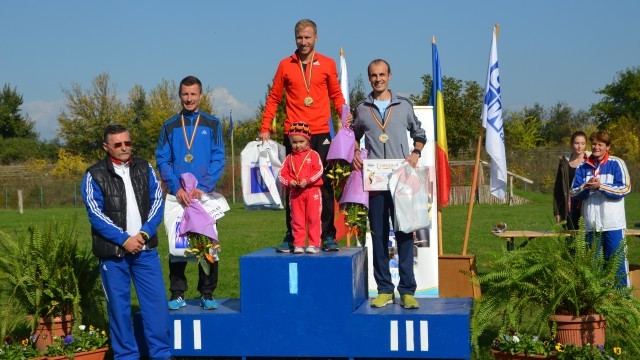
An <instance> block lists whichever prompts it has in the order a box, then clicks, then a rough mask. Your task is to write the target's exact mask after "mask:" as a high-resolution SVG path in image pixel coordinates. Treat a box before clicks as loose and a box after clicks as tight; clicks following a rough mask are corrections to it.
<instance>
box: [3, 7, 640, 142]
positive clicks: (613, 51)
mask: <svg viewBox="0 0 640 360" xmlns="http://www.w3.org/2000/svg"><path fill="white" fill-rule="evenodd" d="M638 14H640V2H639V1H631V0H620V1H609V2H604V1H595V0H582V1H577V0H567V1H559V0H556V1H550V0H537V1H517V0H510V1H507V0H495V1H454V0H446V1H426V0H422V1H417V0H416V1H406V0H395V1H379V0H371V1H360V0H351V1H349V0H342V1H334V0H324V1H320V2H309V1H290V0H275V1H243V0H235V1H214V0H210V1H204V0H192V1H180V2H179V1H165V0H157V1H150V0H138V1H131V0H111V1H96V0H70V1H65V0H59V1H45V0H41V1H36V0H20V1H5V2H3V5H2V9H1V10H0V44H1V47H0V49H1V50H0V51H1V52H0V83H1V84H2V85H3V86H4V84H7V83H8V84H10V85H11V87H12V88H13V87H16V88H17V90H18V92H19V93H20V94H22V96H23V100H24V104H23V106H22V111H23V114H28V116H29V117H30V118H31V119H32V120H34V121H35V122H36V130H37V131H38V132H39V133H40V136H41V138H42V139H46V140H49V139H52V138H54V137H55V136H56V132H57V131H58V129H59V127H58V123H57V116H58V115H59V114H60V112H61V111H62V110H64V109H65V105H66V99H65V96H64V93H63V89H70V88H71V86H72V85H73V84H74V83H77V84H79V85H81V86H82V88H83V89H85V90H87V89H90V88H91V82H92V80H93V79H94V78H95V77H96V76H97V75H99V74H101V73H108V74H109V76H110V79H111V83H112V84H114V85H115V86H116V92H117V94H118V96H119V97H120V98H121V99H123V100H125V101H126V99H127V96H128V92H129V90H131V88H133V86H134V85H136V84H139V85H142V87H143V88H144V89H145V90H146V91H147V93H149V92H150V91H151V90H152V89H153V88H155V87H156V86H157V85H158V84H159V83H160V82H161V81H162V80H164V79H166V80H169V81H175V82H176V83H178V82H179V81H180V80H181V79H182V78H183V77H185V76H186V75H195V76H197V77H199V78H200V79H201V80H202V82H203V85H204V87H205V88H207V87H208V88H210V89H211V90H212V92H213V97H214V103H213V105H214V112H215V114H216V115H217V116H219V117H226V116H228V114H229V111H230V110H233V118H234V121H241V120H243V119H249V118H255V114H256V110H257V108H258V106H259V104H260V102H264V98H265V94H266V90H267V85H268V84H269V83H271V80H272V78H273V75H274V73H275V70H276V67H277V65H278V62H279V61H280V60H281V59H282V58H284V57H287V56H289V55H291V54H292V53H293V52H294V51H295V39H294V31H293V28H294V25H295V23H296V22H297V21H298V20H299V19H302V18H310V19H312V20H314V21H315V22H316V23H317V25H318V41H317V43H316V51H318V52H320V53H322V54H324V55H327V56H330V57H332V58H333V59H334V60H335V61H336V64H338V66H339V51H340V48H341V47H342V48H343V49H344V52H345V58H346V61H347V68H348V74H349V79H350V82H351V83H352V84H353V82H354V80H355V79H356V77H358V76H359V75H360V76H362V78H363V80H364V81H365V89H366V91H367V92H368V91H370V86H369V83H368V81H367V78H366V68H367V65H368V64H369V62H370V61H371V60H373V59H376V58H383V59H385V60H387V61H388V62H389V63H390V65H391V70H392V79H391V81H390V85H389V87H390V89H391V90H392V91H395V92H397V93H398V94H403V95H410V94H418V93H420V92H421V91H422V90H423V86H422V80H421V76H422V75H424V74H431V66H432V64H431V38H432V36H435V38H436V42H437V46H438V52H439V56H440V65H441V70H442V74H443V76H450V77H454V78H457V79H461V80H464V81H467V80H471V81H477V82H478V83H479V84H480V85H481V86H482V87H483V88H484V84H485V79H486V74H487V65H488V59H489V50H490V49H489V47H490V43H491V34H492V31H493V26H494V24H496V23H497V24H500V32H499V37H498V58H499V66H500V80H501V91H502V104H503V106H504V107H505V108H506V109H507V110H513V111H517V110H520V109H522V107H524V106H533V105H534V104H535V103H539V104H542V105H544V106H552V105H554V104H556V103H558V102H564V103H566V104H568V105H570V106H572V107H573V108H574V109H576V110H577V109H585V110H586V109H588V108H589V107H590V105H591V104H593V103H596V102H598V101H599V100H600V99H601V98H602V97H601V95H598V94H596V91H598V90H600V89H602V88H604V86H605V85H607V84H610V83H612V82H613V81H614V80H615V78H616V74H617V73H618V72H620V71H623V70H625V69H627V68H630V67H634V66H639V65H640V21H638V18H637V17H638ZM176 97H177V94H176ZM445 101H446V99H445ZM478 116H479V115H478Z"/></svg>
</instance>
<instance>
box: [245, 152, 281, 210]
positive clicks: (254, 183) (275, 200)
mask: <svg viewBox="0 0 640 360" xmlns="http://www.w3.org/2000/svg"><path fill="white" fill-rule="evenodd" d="M240 163H241V167H242V170H241V179H242V197H243V199H244V204H245V206H255V205H269V206H271V207H273V206H277V207H281V206H282V201H281V200H280V189H279V185H278V181H277V178H278V175H279V174H280V169H281V168H282V162H281V161H280V159H279V157H278V143H276V142H275V141H273V140H269V141H266V142H264V143H263V142H262V141H251V142H249V143H248V144H247V146H245V148H244V149H243V150H242V152H241V153H240Z"/></svg>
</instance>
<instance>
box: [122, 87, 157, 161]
mask: <svg viewBox="0 0 640 360" xmlns="http://www.w3.org/2000/svg"><path fill="white" fill-rule="evenodd" d="M127 117H128V118H129V119H131V120H130V125H129V132H130V134H131V139H132V141H133V145H134V151H135V155H136V156H140V157H142V158H145V159H153V157H154V156H153V154H154V151H155V147H156V143H157V140H158V139H157V137H156V138H153V137H152V136H149V134H148V133H147V129H146V128H145V126H144V124H145V123H148V122H149V119H150V118H151V108H150V105H149V102H148V101H147V93H146V92H145V90H144V89H143V88H142V86H140V85H138V84H136V85H134V87H133V89H131V91H129V103H128V104H127Z"/></svg>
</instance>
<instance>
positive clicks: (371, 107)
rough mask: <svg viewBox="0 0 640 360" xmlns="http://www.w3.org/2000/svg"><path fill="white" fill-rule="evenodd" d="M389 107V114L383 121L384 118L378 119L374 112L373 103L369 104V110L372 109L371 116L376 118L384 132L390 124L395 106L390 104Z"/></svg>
mask: <svg viewBox="0 0 640 360" xmlns="http://www.w3.org/2000/svg"><path fill="white" fill-rule="evenodd" d="M387 109H389V111H387V116H385V117H384V121H383V122H381V120H382V119H381V120H378V117H377V116H376V114H375V113H374V112H373V105H369V111H371V116H372V117H373V120H375V121H376V123H377V124H378V127H380V129H382V132H385V131H384V129H385V128H386V127H387V125H389V118H390V117H391V113H392V112H393V106H391V104H389V107H388V108H387Z"/></svg>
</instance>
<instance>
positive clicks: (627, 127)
mask: <svg viewBox="0 0 640 360" xmlns="http://www.w3.org/2000/svg"><path fill="white" fill-rule="evenodd" d="M608 131H609V133H610V134H611V153H612V154H614V155H616V156H618V157H620V158H622V159H624V160H625V161H627V162H629V163H633V164H637V163H638V162H640V139H639V138H638V134H640V124H638V122H637V121H634V120H633V119H631V118H629V117H626V116H623V117H621V118H619V119H618V120H617V121H616V122H615V123H613V124H611V125H610V126H609V129H608Z"/></svg>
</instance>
